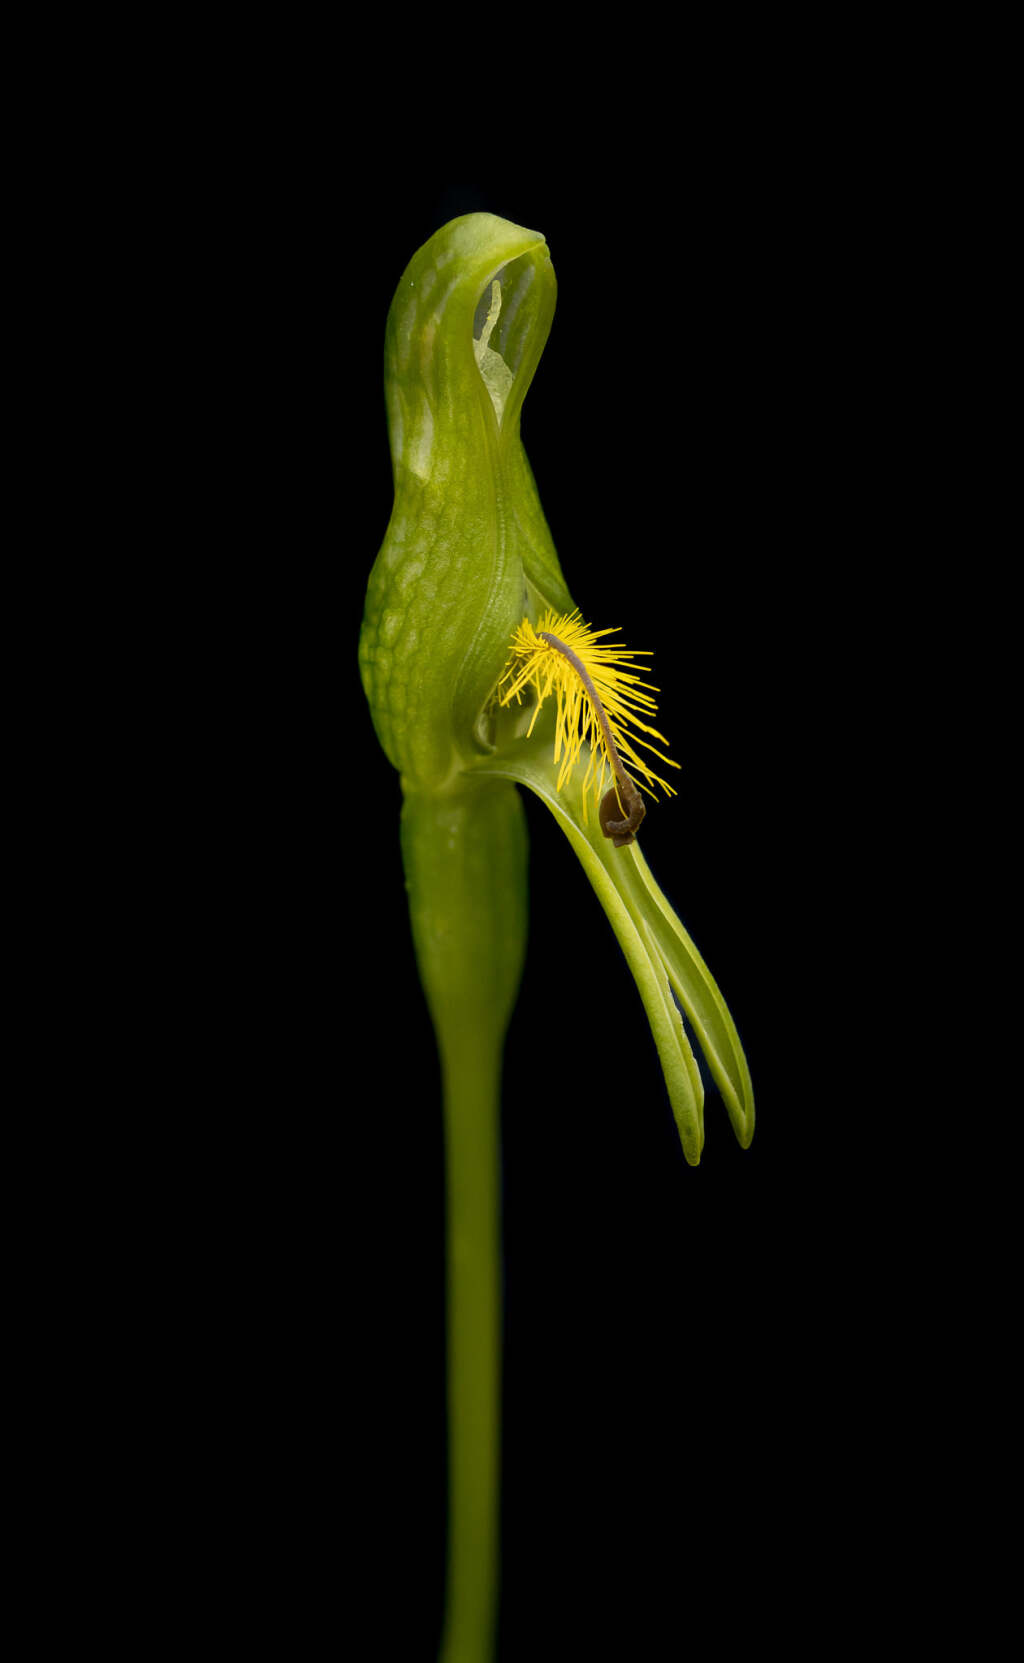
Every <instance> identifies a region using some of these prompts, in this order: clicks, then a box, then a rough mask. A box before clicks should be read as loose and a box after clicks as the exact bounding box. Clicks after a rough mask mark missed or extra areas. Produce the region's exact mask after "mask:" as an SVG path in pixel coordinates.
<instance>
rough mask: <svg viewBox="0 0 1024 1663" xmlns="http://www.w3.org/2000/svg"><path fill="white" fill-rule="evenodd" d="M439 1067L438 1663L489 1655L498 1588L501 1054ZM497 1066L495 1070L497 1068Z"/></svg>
mask: <svg viewBox="0 0 1024 1663" xmlns="http://www.w3.org/2000/svg"><path fill="white" fill-rule="evenodd" d="M473 1051H474V1047H472V1046H471V1045H468V1046H467V1047H466V1049H465V1050H464V1052H463V1054H462V1056H461V1057H460V1058H459V1059H458V1060H457V1062H454V1061H453V1060H451V1059H450V1060H449V1063H448V1066H446V1068H445V1153H446V1172H447V1202H448V1228H447V1244H448V1593H447V1608H446V1612H445V1634H444V1643H443V1645H442V1648H441V1659H442V1663H485V1660H486V1659H488V1658H490V1657H491V1656H492V1655H493V1643H494V1641H493V1636H494V1628H495V1617H496V1608H497V1590H498V1505H499V1491H498V1485H499V1438H500V1395H501V1291H500V1281H499V1277H500V1274H501V1269H500V1252H501V1242H500V1223H499V1142H498V1091H499V1077H500V1057H499V1058H495V1057H493V1056H490V1057H487V1056H482V1055H474V1054H473ZM496 1064H497V1066H496Z"/></svg>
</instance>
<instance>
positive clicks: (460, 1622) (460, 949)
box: [402, 780, 526, 1663]
mask: <svg viewBox="0 0 1024 1663" xmlns="http://www.w3.org/2000/svg"><path fill="white" fill-rule="evenodd" d="M402 856H403V860H404V862H405V874H406V883H407V887H408V890H409V912H410V917H411V920H412V931H413V940H414V942H415V945H416V957H417V960H418V962H419V968H420V976H421V979H422V981H423V987H424V990H425V992H426V995H427V1002H428V1004H429V1006H430V1012H431V1016H432V1017H433V1020H434V1029H435V1032H436V1034H437V1043H438V1050H439V1051H440V1055H441V1072H442V1078H443V1082H444V1113H445V1148H446V1164H447V1182H448V1195H447V1202H448V1447H449V1460H448V1471H449V1519H448V1593H447V1605H446V1612H445V1633H444V1641H443V1645H442V1652H441V1658H442V1663H490V1659H491V1658H492V1657H493V1655H494V1627H495V1615H496V1611H497V1602H498V1516H499V1508H498V1452H499V1419H498V1417H499V1398H500V1374H501V1297H500V1284H499V1275H500V1260H499V1254H500V1235H499V1231H500V1222H499V1188H498V1184H499V1164H498V1162H499V1148H498V1136H499V1105H498V1094H499V1085H500V1076H501V1056H502V1047H503V1044H504V1039H505V1029H506V1027H507V1025H508V1019H509V1016H510V1015H511V1013H512V1006H513V1004H514V1002H515V997H516V993H517V992H518V988H519V978H520V975H521V972H522V963H523V955H524V951H525V945H526V821H525V816H524V814H523V807H522V804H521V802H520V801H519V797H518V794H517V792H516V790H515V787H514V786H512V785H509V784H507V783H505V782H503V781H502V782H499V781H494V780H486V781H485V780H466V781H464V782H463V783H461V784H460V785H459V786H458V787H456V788H455V789H453V790H451V791H446V792H436V793H429V794H427V793H415V792H410V793H408V794H407V795H406V798H405V802H404V805H403V808H402Z"/></svg>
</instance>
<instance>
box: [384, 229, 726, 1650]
mask: <svg viewBox="0 0 1024 1663" xmlns="http://www.w3.org/2000/svg"><path fill="white" fill-rule="evenodd" d="M554 308H555V277H554V272H553V270H552V266H551V261H550V258H549V255H548V250H547V246H546V244H545V241H544V238H543V237H542V236H540V235H539V234H538V233H537V232H533V231H527V230H524V229H523V228H522V227H521V226H518V225H513V224H510V223H509V222H508V221H506V220H502V219H498V218H495V217H494V216H492V215H490V214H469V215H466V216H465V217H463V218H461V219H456V220H453V221H452V222H451V223H450V224H449V225H446V226H444V227H443V228H442V229H441V230H440V231H438V232H437V233H436V235H435V236H433V237H432V238H431V239H430V241H429V242H427V243H426V244H425V245H424V247H423V248H421V249H420V250H419V252H418V253H417V254H416V255H415V256H414V258H413V259H412V261H411V262H410V264H409V266H408V267H407V268H406V270H405V272H404V273H403V275H402V278H401V281H400V283H399V286H398V291H397V293H396V295H395V298H394V302H393V304H392V306H391V311H390V313H389V316H388V323H387V336H386V356H385V374H386V390H387V407H388V422H389V431H390V440H391V454H392V464H393V469H394V482H395V501H394V507H393V511H392V515H391V520H390V523H389V525H388V529H387V535H386V537H385V540H384V544H383V546H382V548H381V550H380V553H379V554H378V556H377V560H376V563H375V565H374V567H373V571H372V573H371V576H370V581H369V587H368V591H367V598H366V613H365V618H364V622H363V630H362V635H361V639H360V649H359V652H360V666H361V670H362V676H363V685H364V688H365V690H366V696H367V699H368V701H369V706H370V711H371V715H372V718H373V722H374V726H375V729H376V732H377V735H378V738H379V739H380V743H381V745H382V747H383V749H384V751H385V753H386V754H387V756H388V758H389V760H390V761H391V763H392V764H393V765H394V767H395V768H397V769H398V770H399V771H400V773H401V779H402V791H403V808H402V823H401V838H402V855H403V861H404V865H405V872H406V881H407V888H408V892H409V906H410V914H411V921H412V930H413V939H414V944H415V949H416V956H417V963H418V966H419V970H420V975H421V978H422V982H423V986H424V990H425V993H426V997H427V1001H428V1004H429V1008H430V1012H431V1016H432V1019H433V1023H434V1027H435V1031H436V1034H437V1041H438V1049H439V1053H440V1061H441V1071H442V1079H443V1090H444V1104H445V1125H446V1162H447V1184H448V1265H449V1287H448V1298H449V1417H450V1440H449V1444H450V1509H449V1520H450V1525H449V1580H448V1604H447V1616H446V1627H445V1639H444V1648H443V1653H442V1655H443V1658H444V1660H445V1663H485V1660H486V1659H487V1658H488V1657H490V1656H491V1655H492V1644H493V1625H494V1610H495V1591H496V1586H497V1500H496V1498H497V1449H498V1420H497V1416H498V1401H499V1391H498V1389H499V1373H500V1306H499V1295H498V1266H499V1250H500V1243H499V1240H498V1177H499V1175H498V1106H499V1085H500V1075H501V1057H502V1047H503V1043H504V1038H505V1032H506V1028H507V1025H508V1021H509V1017H510V1015H511V1012H512V1008H513V1005H514V1002H515V999H516V995H517V991H518V987H519V981H520V976H521V972H522V965H523V957H524V949H525V940H526V916H527V884H526V829H525V817H524V813H523V807H522V803H521V801H520V797H519V793H518V791H517V789H516V787H517V786H525V787H526V788H527V789H528V790H530V791H532V792H534V793H535V794H536V796H537V797H538V798H539V799H540V800H541V801H542V802H543V803H544V804H545V806H546V807H547V808H548V809H549V810H550V811H551V813H552V815H553V816H554V818H555V821H556V823H557V824H558V826H559V827H560V828H561V830H562V831H563V832H564V834H565V836H566V837H567V838H568V840H569V843H570V845H571V846H572V848H573V850H574V852H575V854H576V855H577V857H578V859H579V861H580V863H581V865H582V866H583V868H584V871H585V872H586V874H587V876H588V878H589V879H590V882H591V884H592V886H593V889H594V892H595V894H596V896H597V898H598V900H599V901H600V903H601V906H602V907H603V908H604V910H605V913H606V914H607V916H608V919H609V921H610V923H611V925H612V928H613V930H614V931H615V934H616V936H617V938H618V940H619V943H620V945H621V947H622V950H623V952H624V954H625V957H626V961H627V963H628V965H629V968H630V970H631V971H632V974H633V977H634V979H635V981H636V984H637V988H638V990H639V993H640V997H641V999H642V1001H643V1004H644V1008H645V1010H646V1013H647V1017H648V1020H649V1022H650V1026H651V1032H652V1034H653V1036H654V1041H655V1044H656V1046H657V1048H658V1054H659V1057H660V1060H661V1065H662V1069H663V1072H664V1077H665V1083H666V1087H667V1090H668V1096H669V1101H670V1103H671V1106H672V1110H673V1113H674V1116H675V1120H676V1125H677V1127H678V1130H679V1136H680V1139H681V1142H682V1147H683V1151H684V1154H685V1156H686V1159H687V1161H688V1162H690V1163H691V1164H692V1165H696V1164H697V1162H698V1161H699V1159H700V1155H701V1150H702V1147H703V1143H704V1092H703V1086H702V1082H701V1075H700V1071H699V1068H698V1066H697V1061H696V1058H695V1056H694V1053H693V1049H692V1047H691V1044H690V1040H689V1038H688V1035H687V1031H686V1028H685V1026H684V1022H683V1018H682V1015H681V1012H682V1013H685V1016H686V1018H687V1020H688V1022H689V1024H690V1028H691V1030H692V1032H693V1034H694V1035H695V1036H696V1039H697V1042H698V1044H699V1046H700V1049H701V1051H702V1052H703V1054H704V1057H705V1059H706V1062H707V1066H708V1069H709V1070H710V1073H711V1077H712V1078H713V1080H714V1082H715V1084H716V1086H717V1087H718V1090H719V1092H720V1094H721V1097H722V1100H723V1102H724V1104H725V1107H726V1110H727V1113H728V1115H729V1118H730V1120H731V1122H732V1125H733V1129H734V1131H735V1133H736V1136H737V1138H738V1139H739V1141H740V1143H741V1144H743V1145H744V1146H746V1145H747V1144H749V1142H750V1139H751V1137H752V1135H753V1129H754V1101H753V1092H752V1088H751V1083H750V1075H749V1072H748V1069H747V1065H746V1061H745V1058H744V1055H743V1049H742V1046H741V1045H740V1041H739V1037H738V1035H737V1033H736V1028H735V1025H734V1024H733V1021H732V1019H731V1017H730V1015H729V1012H728V1009H727V1008H726V1005H725V1002H724V1000H723V998H722V996H721V994H720V993H719V990H718V988H717V986H716V985H715V982H714V980H713V979H712V977H711V975H710V973H709V971H708V970H707V968H706V966H705V964H704V962H703V960H702V959H701V957H700V955H699V953H698V952H697V950H696V948H695V947H694V945H693V942H692V941H691V940H690V938H689V936H688V935H687V933H686V931H685V930H684V929H683V927H682V925H681V923H680V922H679V919H678V918H677V917H676V915H675V913H674V912H673V910H672V908H671V907H670V905H669V904H668V902H667V901H666V899H665V897H664V895H663V894H662V892H661V890H660V889H659V888H658V885H657V883H656V882H655V880H654V878H653V876H652V875H651V872H650V870H649V868H648V866H647V864H646V862H645V861H644V858H643V856H642V854H641V853H640V850H639V847H638V845H637V843H636V834H637V831H638V830H639V827H640V823H641V821H642V819H643V816H644V812H645V803H644V794H646V795H648V796H656V794H657V793H658V792H659V791H663V792H664V793H665V794H666V795H672V794H673V792H672V787H671V784H670V782H669V781H668V780H667V779H665V778H664V777H663V776H662V774H661V773H655V772H654V766H655V765H656V766H657V767H658V768H659V769H660V768H666V769H670V768H673V767H675V766H677V765H676V764H675V763H673V762H672V760H671V759H670V758H669V757H668V756H667V755H666V749H667V746H666V741H665V740H664V738H663V737H662V735H661V734H659V733H658V731H657V729H656V728H654V727H653V726H652V725H651V724H650V721H649V720H648V718H650V717H651V716H653V715H654V714H655V710H656V707H655V701H654V698H653V694H654V692H655V691H656V690H655V689H653V688H651V687H650V686H649V684H648V683H647V682H646V681H645V672H644V669H643V666H642V664H641V663H640V659H641V658H642V657H643V656H644V655H643V654H641V653H637V652H635V651H631V650H629V649H627V648H625V647H624V646H623V645H622V644H621V643H611V642H609V641H608V640H607V637H608V636H609V635H610V634H611V633H612V632H611V631H609V630H596V631H595V630H591V629H590V628H589V627H588V626H587V625H586V624H585V623H584V622H583V620H582V619H581V617H580V615H579V612H578V611H577V608H576V606H575V604H574V602H573V599H572V597H571V595H570V594H569V591H568V589H567V587H566V583H565V579H564V577H563V575H562V571H561V567H560V565H559V561H558V557H557V555H556V553H555V549H554V546H553V543H552V540H551V536H550V533H549V531H548V528H547V525H546V522H545V519H544V515H543V512H542V509H541V506H540V502H539V499H538V496H537V491H536V487H535V485H534V481H533V476H532V474H531V472H530V467H529V464H528V462H527V459H526V454H525V452H524V450H523V446H522V443H521V440H520V436H519V421H520V412H521V409H522V403H523V398H524V396H525V394H526V391H527V388H528V387H529V384H530V381H531V380H532V378H533V374H534V372H535V370H536V368H537V364H538V362H539V360H540V357H541V353H542V351H543V349H544V345H545V342H546V340H547V336H548V333H549V330H550V327H551V321H552V317H553V314H554ZM626 603H628V595H626V596H624V604H626ZM652 758H653V763H652V761H651V760H650V759H652Z"/></svg>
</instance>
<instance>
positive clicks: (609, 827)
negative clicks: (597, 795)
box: [598, 775, 647, 849]
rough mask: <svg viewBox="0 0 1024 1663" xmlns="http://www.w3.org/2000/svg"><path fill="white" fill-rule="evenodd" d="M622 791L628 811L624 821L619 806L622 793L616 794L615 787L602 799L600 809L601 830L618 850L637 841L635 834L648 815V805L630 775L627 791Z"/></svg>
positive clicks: (627, 777)
mask: <svg viewBox="0 0 1024 1663" xmlns="http://www.w3.org/2000/svg"><path fill="white" fill-rule="evenodd" d="M620 791H621V796H622V798H623V801H624V804H625V809H626V818H625V819H624V820H620V819H619V815H620V814H621V813H622V808H621V807H620V805H619V794H620V793H617V792H616V789H615V787H614V785H613V786H612V788H611V790H610V791H606V792H605V794H604V796H603V797H602V798H601V807H600V808H599V809H598V819H599V820H600V822H601V830H602V831H603V832H604V835H605V837H610V838H611V840H612V843H613V844H614V846H615V848H616V849H624V848H625V847H626V844H627V843H634V842H635V841H636V836H635V834H636V832H637V831H639V829H640V822H641V821H642V819H643V817H644V815H645V814H646V813H647V805H646V803H645V802H644V800H643V798H642V797H641V795H640V793H639V791H638V790H637V789H636V786H635V785H634V784H633V781H632V780H631V779H630V778H629V776H628V775H627V776H626V789H625V790H621V788H620Z"/></svg>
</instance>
